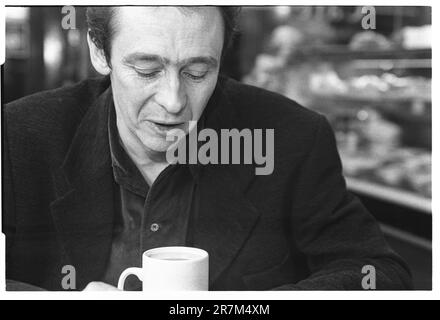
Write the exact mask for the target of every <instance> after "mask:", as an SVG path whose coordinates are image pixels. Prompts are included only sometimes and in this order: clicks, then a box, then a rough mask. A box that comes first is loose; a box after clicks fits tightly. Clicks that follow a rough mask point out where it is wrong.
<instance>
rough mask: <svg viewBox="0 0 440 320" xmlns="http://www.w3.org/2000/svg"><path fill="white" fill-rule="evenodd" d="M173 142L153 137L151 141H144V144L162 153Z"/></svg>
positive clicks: (148, 148)
mask: <svg viewBox="0 0 440 320" xmlns="http://www.w3.org/2000/svg"><path fill="white" fill-rule="evenodd" d="M171 144H172V143H171V142H169V141H166V140H162V139H151V140H149V141H143V145H144V146H145V148H146V149H147V150H151V151H153V152H160V153H162V152H166V151H167V150H168V148H169V147H170V146H171Z"/></svg>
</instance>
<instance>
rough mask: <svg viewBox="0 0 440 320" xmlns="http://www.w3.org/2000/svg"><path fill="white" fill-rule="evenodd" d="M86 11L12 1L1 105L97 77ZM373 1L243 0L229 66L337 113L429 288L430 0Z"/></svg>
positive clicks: (340, 130) (343, 141)
mask: <svg viewBox="0 0 440 320" xmlns="http://www.w3.org/2000/svg"><path fill="white" fill-rule="evenodd" d="M366 8H370V7H364V10H365V9H366ZM85 9H86V8H85V7H75V10H76V15H75V18H76V19H75V23H76V29H68V30H65V29H63V28H62V27H61V20H62V18H63V16H65V14H62V12H61V7H7V8H6V63H5V65H4V66H3V67H2V78H3V79H2V80H3V81H2V83H3V91H2V92H3V97H2V99H3V103H7V102H9V101H12V100H15V99H17V98H20V97H22V96H25V95H28V94H31V93H34V92H37V91H41V90H46V89H51V88H56V87H59V86H63V85H68V84H72V83H75V82H77V81H80V80H82V79H85V78H87V77H90V76H97V74H96V73H95V72H94V70H93V68H92V66H91V64H90V61H89V54H88V48H87V41H86V23H85ZM374 9H375V21H373V20H371V19H369V17H368V14H371V13H372V11H371V10H367V11H364V12H362V10H363V7H349V6H339V7H329V6H326V7H317V6H307V7H303V6H288V7H287V6H277V7H275V6H274V7H272V6H270V7H244V8H243V9H242V13H241V18H240V32H239V34H238V35H237V37H236V38H235V41H234V43H233V46H232V48H231V50H230V52H229V53H228V55H227V56H226V57H225V60H224V63H223V66H222V69H223V70H222V71H223V72H224V73H226V74H228V75H229V76H230V77H232V78H235V79H237V80H240V81H243V82H245V83H248V84H251V85H255V86H258V87H262V88H265V89H267V90H271V91H275V92H278V93H280V94H282V95H285V96H287V97H289V98H291V99H293V100H296V101H297V102H299V103H301V104H302V105H304V106H306V107H307V108H310V109H313V110H316V111H318V112H320V113H322V114H324V115H325V116H326V117H327V118H328V119H329V121H330V122H331V124H332V126H333V129H334V130H335V134H336V139H337V142H338V148H339V152H340V155H341V159H342V162H343V167H344V171H345V175H346V180H347V185H348V188H349V189H350V190H351V191H352V192H353V193H355V194H357V195H358V196H359V197H360V198H361V200H362V201H363V203H364V204H365V206H366V207H367V208H368V209H369V210H370V212H371V213H372V214H373V215H374V216H375V217H376V218H377V219H378V220H379V222H380V223H381V227H382V229H383V231H384V232H385V234H386V237H387V240H388V242H389V244H390V245H391V246H392V247H393V249H394V250H395V251H397V252H398V253H399V254H400V255H401V256H403V257H404V258H405V259H406V260H407V261H408V263H409V265H410V267H411V269H412V272H413V277H414V282H415V286H416V289H431V278H432V277H431V275H432V254H431V238H432V213H431V130H432V122H431V8H430V7H385V6H376V7H374ZM370 17H371V16H370ZM363 19H364V20H363ZM365 19H367V21H365ZM362 22H364V23H365V22H366V23H367V25H369V26H371V27H375V29H374V28H371V29H364V28H363V24H362ZM364 26H365V25H364ZM268 107H270V106H268Z"/></svg>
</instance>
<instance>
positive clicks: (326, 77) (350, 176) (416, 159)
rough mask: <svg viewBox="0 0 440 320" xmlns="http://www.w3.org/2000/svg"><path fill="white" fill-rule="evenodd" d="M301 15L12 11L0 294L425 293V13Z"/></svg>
mask: <svg viewBox="0 0 440 320" xmlns="http://www.w3.org/2000/svg"><path fill="white" fill-rule="evenodd" d="M312 4H313V3H311V5H308V6H304V5H296V4H295V3H294V2H292V5H288V6H287V5H276V6H275V5H244V6H225V5H203V6H202V5H198V6H195V5H182V6H175V5H172V6H171V5H154V6H153V5H145V6H139V5H128V4H125V3H121V5H118V6H116V5H114V6H108V5H99V4H97V3H95V4H94V5H93V6H86V5H64V6H63V5H61V4H60V5H58V6H49V5H46V6H42V5H40V6H30V5H27V6H18V5H15V6H6V7H5V8H4V18H5V38H4V40H5V41H4V50H5V61H4V64H3V65H2V79H1V81H2V88H1V96H2V115H1V125H2V233H3V234H4V239H5V243H4V245H2V247H1V248H0V252H1V254H2V259H4V266H5V269H4V270H0V272H1V273H2V274H1V275H0V277H1V278H3V279H4V282H2V283H4V287H2V288H0V290H1V291H6V293H8V292H11V291H26V292H28V291H38V292H36V293H35V294H36V296H37V297H38V294H44V293H45V292H51V291H58V292H60V291H62V292H72V291H84V292H89V291H100V292H102V291H107V292H109V294H111V293H110V292H113V291H114V292H115V293H117V292H120V293H119V294H120V295H121V296H123V295H124V294H125V293H124V292H122V291H137V293H136V294H137V295H139V296H140V297H142V295H144V296H147V295H149V294H152V293H153V294H154V293H161V294H167V293H169V292H174V293H175V292H188V294H190V292H199V293H200V294H202V295H203V294H204V293H203V292H205V291H206V293H205V294H206V295H207V294H208V292H207V291H209V292H212V291H228V292H229V291H230V292H250V291H252V292H268V294H270V293H269V292H272V291H283V292H285V294H286V295H288V294H289V292H292V293H293V292H296V294H298V291H362V292H363V291H387V292H389V291H391V292H398V291H399V292H406V291H411V292H414V291H431V290H433V281H432V275H433V269H432V266H433V255H432V238H433V237H432V233H433V224H432V207H431V205H432V203H431V200H432V145H433V144H432V92H431V90H432V85H431V83H432V7H431V6H422V5H417V4H416V3H415V2H414V4H413V5H405V6H396V5H380V6H372V5H370V6H366V5H360V4H359V3H355V2H353V5H340V6H334V5H333V6H330V5H329V6H317V5H312ZM127 294H130V293H127ZM131 294H132V293H131ZM245 297H246V296H243V298H245ZM194 310H197V309H194ZM222 310H223V309H222V308H220V309H219V310H217V311H218V312H222ZM225 310H226V309H225ZM245 310H246V308H245V307H244V306H241V307H236V308H235V309H234V310H232V309H231V310H230V312H231V313H233V312H237V314H240V312H245ZM252 310H253V311H254V312H256V313H254V314H259V313H260V314H264V313H269V306H267V309H266V308H265V307H263V305H260V306H258V308H257V306H256V305H254V306H253V309H252ZM186 311H188V310H183V309H182V310H181V312H186ZM199 311H200V316H202V315H204V314H206V313H209V312H211V313H213V312H215V310H214V309H212V308H211V310H207V309H206V308H205V310H203V309H200V310H199ZM223 311H224V310H223ZM197 312H198V311H197ZM231 313H230V314H231ZM169 314H171V315H172V314H176V315H177V314H179V308H178V305H177V307H176V308H175V309H170V310H169ZM214 314H215V313H214ZM197 316H199V314H197Z"/></svg>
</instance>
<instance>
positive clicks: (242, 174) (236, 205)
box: [194, 78, 260, 284]
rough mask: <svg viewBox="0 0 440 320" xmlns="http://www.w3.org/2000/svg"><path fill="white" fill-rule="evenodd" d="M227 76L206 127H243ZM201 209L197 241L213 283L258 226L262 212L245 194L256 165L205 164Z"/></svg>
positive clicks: (196, 243)
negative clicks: (205, 255)
mask: <svg viewBox="0 0 440 320" xmlns="http://www.w3.org/2000/svg"><path fill="white" fill-rule="evenodd" d="M225 81H226V80H225V79H223V78H220V79H219V84H218V86H217V88H216V90H215V92H214V94H213V96H212V100H211V101H210V103H209V104H208V106H207V110H206V111H207V112H206V113H207V116H206V127H208V128H212V129H214V130H216V131H217V132H218V133H220V130H221V129H231V128H238V129H239V130H240V127H239V126H238V123H237V116H236V114H235V112H234V108H233V106H232V104H231V102H230V101H229V99H228V97H227V94H225V87H224V85H225ZM201 172H202V174H201V175H200V177H199V179H198V184H199V195H200V198H199V212H198V215H197V220H196V222H195V229H194V230H195V234H194V245H195V246H196V247H199V248H202V249H204V250H206V251H207V252H208V253H209V273H210V284H212V283H214V282H215V280H216V279H217V278H218V277H219V276H220V275H221V273H222V272H223V271H224V270H225V269H226V268H227V267H228V266H229V265H230V264H231V263H232V261H233V260H234V258H235V257H236V256H237V254H238V252H239V250H240V249H241V248H242V247H243V245H244V243H245V241H246V239H247V238H248V237H249V235H250V233H251V231H252V230H253V227H254V226H255V224H256V222H257V220H258V217H259V215H260V213H259V212H258V211H257V209H256V208H255V206H253V204H252V203H251V202H250V201H249V200H248V199H247V198H246V197H245V193H246V190H247V188H248V187H249V185H250V184H251V183H252V181H253V179H254V177H255V174H254V173H255V171H254V166H252V165H207V166H203V167H202V168H201Z"/></svg>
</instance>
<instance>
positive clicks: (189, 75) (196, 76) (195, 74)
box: [183, 71, 208, 81]
mask: <svg viewBox="0 0 440 320" xmlns="http://www.w3.org/2000/svg"><path fill="white" fill-rule="evenodd" d="M207 73H208V72H207V71H205V72H196V71H194V72H190V71H184V72H183V75H184V76H185V77H187V78H189V79H191V80H196V81H197V80H202V79H203V78H205V76H206V75H207Z"/></svg>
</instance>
